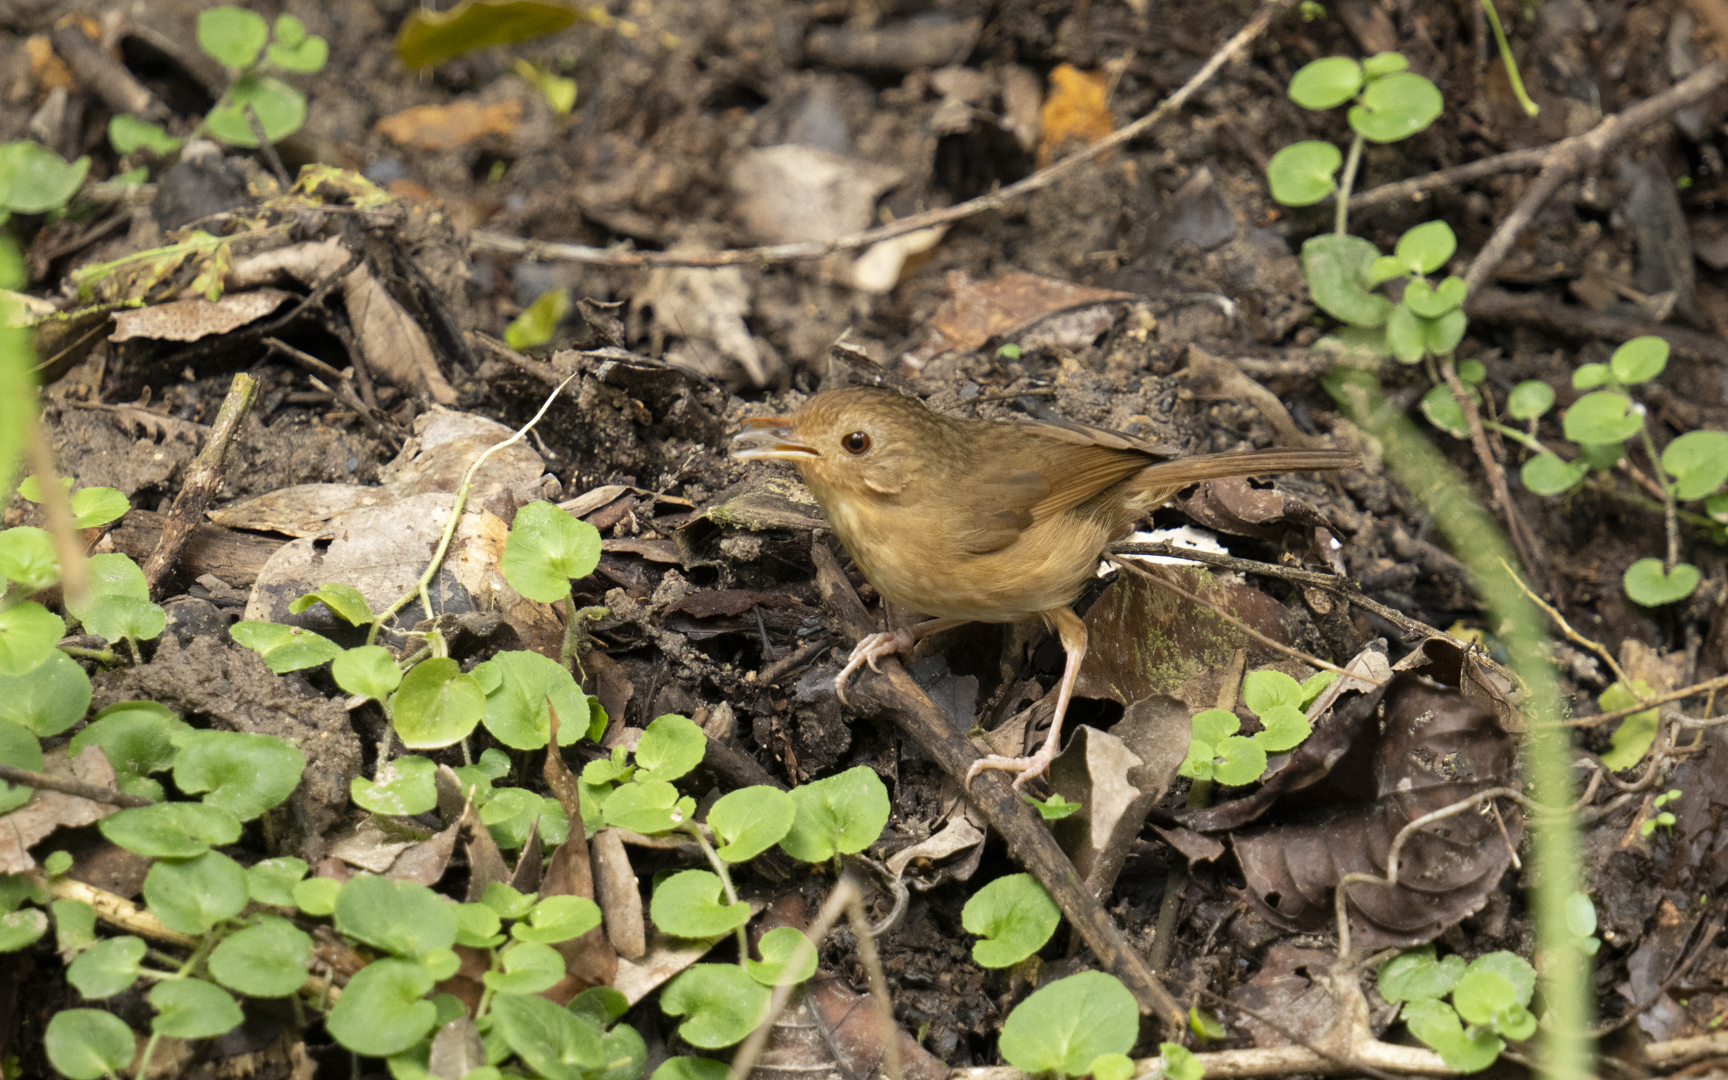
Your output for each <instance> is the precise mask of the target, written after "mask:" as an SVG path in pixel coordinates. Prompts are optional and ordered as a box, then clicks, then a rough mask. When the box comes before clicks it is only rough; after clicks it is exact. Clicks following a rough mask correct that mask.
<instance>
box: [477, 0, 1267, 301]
mask: <svg viewBox="0 0 1728 1080" xmlns="http://www.w3.org/2000/svg"><path fill="white" fill-rule="evenodd" d="M1292 3H1294V0H1268V2H1267V3H1265V4H1263V5H1262V6H1261V8H1260V10H1259V11H1258V12H1256V13H1255V15H1254V17H1253V18H1252V19H1250V20H1249V21H1248V24H1247V25H1246V26H1244V27H1243V28H1242V29H1241V30H1239V31H1237V32H1236V34H1235V36H1233V37H1231V38H1230V40H1229V41H1227V42H1225V43H1224V45H1223V46H1222V47H1221V48H1220V49H1219V50H1218V51H1217V52H1215V53H1213V54H1212V56H1211V58H1210V59H1208V60H1207V61H1206V63H1205V64H1203V65H1201V67H1200V70H1199V71H1197V72H1195V73H1194V76H1193V77H1192V78H1190V79H1189V80H1188V81H1187V82H1186V83H1184V84H1183V85H1182V88H1181V89H1179V90H1177V91H1176V92H1175V93H1174V94H1171V95H1170V96H1169V97H1167V98H1165V99H1164V100H1163V101H1161V102H1159V103H1158V105H1157V106H1156V107H1155V108H1153V110H1152V111H1151V112H1149V113H1147V114H1146V115H1145V116H1142V117H1141V118H1140V119H1138V120H1135V121H1134V122H1133V123H1131V124H1128V125H1127V126H1125V127H1121V128H1117V129H1116V130H1115V131H1113V132H1111V133H1110V134H1109V135H1106V136H1105V137H1104V138H1102V139H1099V140H1098V141H1097V142H1095V143H1093V144H1091V145H1090V146H1088V147H1087V148H1086V149H1084V150H1081V151H1080V152H1078V153H1075V154H1073V155H1070V156H1069V157H1065V158H1063V159H1062V160H1060V161H1057V162H1054V163H1052V164H1050V165H1047V166H1045V167H1044V168H1042V169H1040V170H1038V171H1037V172H1035V173H1033V174H1032V175H1030V176H1028V177H1026V178H1025V179H1023V180H1019V181H1016V182H1015V183H1012V184H1009V185H1008V186H1007V187H1005V188H1000V189H998V190H996V191H992V192H990V193H988V194H986V195H980V196H979V197H977V198H976V199H969V200H967V201H966V202H963V203H958V204H956V205H954V206H950V207H947V208H945V209H942V210H931V211H928V212H926V213H923V214H914V215H912V216H911V217H906V218H901V219H900V220H899V221H896V222H894V223H892V224H890V225H883V226H880V227H878V228H875V229H867V230H865V231H864V232H858V233H852V234H850V235H848V236H842V237H838V238H836V239H834V240H809V241H803V242H800V243H794V244H773V245H769V246H767V247H755V248H737V249H733V250H730V251H715V252H679V253H674V252H666V251H617V250H612V249H610V248H597V247H587V246H585V245H581V244H551V243H545V242H543V241H539V240H524V239H522V238H521V237H516V236H505V235H503V234H501V233H494V232H486V231H484V230H478V229H477V230H475V231H474V232H472V233H470V234H469V236H470V244H471V246H472V247H473V249H474V250H476V251H496V252H500V253H502V254H506V255H523V256H527V257H528V258H531V259H540V260H560V261H564V262H581V263H595V264H600V265H604V266H626V267H635V266H740V265H752V266H765V265H768V264H770V263H782V262H793V261H797V260H801V259H820V258H822V257H824V256H827V255H832V254H835V253H837V252H841V251H855V250H857V249H859V248H865V247H869V246H870V245H872V244H876V243H880V242H881V241H883V240H891V239H893V238H894V237H896V236H904V235H906V234H907V233H911V232H918V231H920V230H922V229H930V228H934V227H936V226H938V225H948V224H951V223H953V222H956V221H963V220H965V219H966V218H970V217H975V216H977V215H978V214H982V213H986V212H988V211H991V210H999V209H1001V208H1002V207H1004V206H1007V205H1008V204H1010V203H1012V202H1014V201H1015V200H1016V199H1020V198H1024V197H1025V196H1027V195H1030V194H1032V193H1033V192H1036V191H1042V190H1043V189H1045V188H1047V187H1049V186H1050V185H1052V184H1054V183H1055V182H1056V181H1058V180H1060V179H1062V178H1063V177H1065V176H1067V175H1068V174H1069V173H1072V172H1075V171H1077V170H1078V169H1079V168H1080V167H1081V166H1082V165H1085V164H1088V163H1089V162H1092V161H1094V160H1096V159H1098V158H1099V157H1102V156H1103V155H1105V154H1108V153H1109V152H1110V151H1112V150H1114V149H1116V148H1117V147H1119V146H1122V145H1124V144H1125V143H1128V142H1131V141H1133V140H1134V139H1137V138H1139V137H1140V136H1141V135H1144V134H1145V133H1146V132H1147V131H1149V130H1150V129H1151V128H1152V127H1153V126H1154V125H1156V124H1157V123H1158V122H1159V121H1161V120H1163V119H1165V118H1166V117H1167V116H1169V115H1171V114H1172V113H1174V112H1176V110H1178V109H1180V108H1181V107H1182V106H1184V105H1186V104H1187V103H1188V100H1189V99H1190V98H1192V97H1193V96H1194V95H1195V94H1196V93H1198V92H1199V91H1200V88H1201V87H1203V86H1205V85H1206V83H1208V82H1210V81H1211V79H1212V76H1214V75H1216V74H1217V73H1218V71H1219V69H1221V68H1222V67H1223V66H1224V65H1225V64H1227V63H1229V62H1230V61H1232V60H1234V59H1236V57H1238V56H1240V55H1242V54H1243V53H1244V52H1246V51H1247V49H1248V46H1249V45H1251V44H1252V43H1253V42H1254V39H1256V38H1258V37H1259V36H1260V34H1261V33H1262V32H1263V31H1264V30H1265V29H1266V27H1267V26H1268V25H1270V24H1271V22H1272V20H1273V19H1274V18H1275V17H1276V16H1277V15H1278V14H1279V13H1280V12H1281V11H1283V10H1284V9H1286V8H1288V7H1290V6H1291V4H1292Z"/></svg>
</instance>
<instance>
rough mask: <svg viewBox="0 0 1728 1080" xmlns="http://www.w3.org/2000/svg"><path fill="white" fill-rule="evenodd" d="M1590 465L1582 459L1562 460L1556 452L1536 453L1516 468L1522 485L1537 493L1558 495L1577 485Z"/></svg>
mask: <svg viewBox="0 0 1728 1080" xmlns="http://www.w3.org/2000/svg"><path fill="white" fill-rule="evenodd" d="M1589 471H1590V466H1589V465H1588V464H1587V463H1585V462H1582V461H1563V460H1561V458H1560V457H1559V456H1558V455H1556V454H1551V453H1544V454H1537V455H1536V456H1535V457H1533V458H1531V459H1530V460H1529V461H1526V462H1525V463H1524V465H1523V467H1522V468H1520V469H1519V470H1518V476H1519V479H1521V480H1522V481H1523V482H1524V486H1525V487H1526V488H1529V489H1530V490H1531V491H1534V492H1535V493H1536V494H1538V495H1559V494H1562V493H1564V492H1567V491H1571V490H1572V489H1573V488H1574V487H1576V486H1577V484H1578V482H1579V481H1580V480H1583V479H1584V474H1586V473H1588V472H1589Z"/></svg>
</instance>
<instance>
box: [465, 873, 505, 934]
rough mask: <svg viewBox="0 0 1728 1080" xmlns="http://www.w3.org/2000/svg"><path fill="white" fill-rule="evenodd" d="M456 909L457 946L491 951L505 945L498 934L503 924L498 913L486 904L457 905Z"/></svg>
mask: <svg viewBox="0 0 1728 1080" xmlns="http://www.w3.org/2000/svg"><path fill="white" fill-rule="evenodd" d="M493 884H495V885H496V884H500V883H499V882H493ZM505 888H509V886H505ZM455 907H456V944H458V945H467V946H469V947H471V948H475V949H490V948H494V947H495V946H498V945H501V944H503V943H504V937H503V935H502V934H500V933H498V930H499V928H500V927H502V926H503V922H502V920H500V919H499V918H498V913H497V912H496V911H493V910H492V909H491V908H489V907H487V906H486V905H485V904H457V905H455Z"/></svg>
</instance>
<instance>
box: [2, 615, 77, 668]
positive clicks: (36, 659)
mask: <svg viewBox="0 0 1728 1080" xmlns="http://www.w3.org/2000/svg"><path fill="white" fill-rule="evenodd" d="M65 634H66V623H65V621H64V620H62V619H61V618H60V616H58V615H56V614H54V613H53V612H52V611H49V610H48V609H47V608H45V607H43V606H42V605H41V604H38V603H37V602H36V601H34V600H25V601H23V602H22V603H17V604H13V605H12V606H11V607H9V608H7V609H5V610H4V611H0V675H24V674H27V673H29V671H30V669H31V668H33V667H35V666H36V665H37V664H40V663H42V662H43V661H44V660H47V659H48V657H50V656H51V655H53V653H54V646H55V644H56V643H57V642H58V641H59V640H60V639H61V638H62V637H64V636H65Z"/></svg>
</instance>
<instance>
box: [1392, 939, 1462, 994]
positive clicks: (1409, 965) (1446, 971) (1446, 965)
mask: <svg viewBox="0 0 1728 1080" xmlns="http://www.w3.org/2000/svg"><path fill="white" fill-rule="evenodd" d="M1463 974H1464V958H1463V957H1462V956H1457V955H1453V956H1448V957H1447V958H1446V959H1444V960H1437V959H1436V958H1435V956H1434V946H1433V945H1423V946H1421V947H1420V948H1416V949H1411V950H1410V951H1409V952H1406V953H1402V954H1400V955H1398V956H1395V957H1393V958H1392V959H1390V960H1388V961H1386V962H1385V963H1384V964H1381V965H1380V972H1379V975H1378V980H1379V989H1380V996H1381V997H1383V998H1385V999H1386V1000H1387V1001H1392V1002H1398V1001H1422V1000H1424V999H1427V998H1442V997H1445V996H1446V995H1447V994H1450V993H1451V992H1452V988H1453V987H1454V986H1456V985H1458V979H1459V978H1460V977H1461V976H1462V975H1463Z"/></svg>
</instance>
